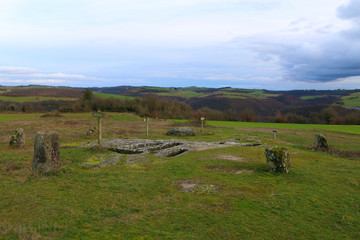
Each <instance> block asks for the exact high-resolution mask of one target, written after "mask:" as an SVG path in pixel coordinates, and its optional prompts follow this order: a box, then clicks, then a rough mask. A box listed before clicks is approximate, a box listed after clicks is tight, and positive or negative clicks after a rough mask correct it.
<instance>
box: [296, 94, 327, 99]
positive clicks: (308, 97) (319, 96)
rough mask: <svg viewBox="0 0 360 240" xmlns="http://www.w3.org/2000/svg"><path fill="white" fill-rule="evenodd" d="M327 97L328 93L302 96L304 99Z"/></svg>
mask: <svg viewBox="0 0 360 240" xmlns="http://www.w3.org/2000/svg"><path fill="white" fill-rule="evenodd" d="M323 97H326V95H318V96H302V97H300V98H301V99H302V100H311V99H316V98H323Z"/></svg>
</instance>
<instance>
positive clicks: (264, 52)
mask: <svg viewBox="0 0 360 240" xmlns="http://www.w3.org/2000/svg"><path fill="white" fill-rule="evenodd" d="M337 14H338V16H339V17H341V18H343V19H348V20H351V21H352V27H351V28H350V29H348V30H346V31H341V32H337V33H326V32H321V31H318V29H313V30H312V31H311V32H309V31H305V32H306V33H305V34H304V33H302V34H297V35H296V33H294V35H291V33H282V34H279V35H277V36H274V35H273V36H262V37H261V40H259V39H260V37H256V38H255V39H252V43H253V44H252V49H253V50H255V51H256V52H258V53H259V56H261V57H262V58H263V59H264V60H267V61H269V60H271V61H275V62H277V63H278V64H279V65H280V66H281V69H282V75H283V78H284V79H286V80H296V81H304V82H331V81H335V80H337V79H342V78H347V77H354V76H360V31H359V30H360V0H352V1H350V2H349V3H348V5H345V6H341V7H339V8H338V12H337ZM294 24H295V23H293V25H294ZM287 34H289V35H287ZM263 39H266V40H265V41H264V40H263ZM285 39H286V40H285Z"/></svg>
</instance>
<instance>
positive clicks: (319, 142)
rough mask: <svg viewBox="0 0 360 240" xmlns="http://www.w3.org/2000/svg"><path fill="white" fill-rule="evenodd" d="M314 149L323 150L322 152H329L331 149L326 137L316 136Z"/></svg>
mask: <svg viewBox="0 0 360 240" xmlns="http://www.w3.org/2000/svg"><path fill="white" fill-rule="evenodd" d="M314 148H315V150H322V151H327V150H328V149H329V146H328V143H327V139H326V137H325V136H324V135H322V134H315V141H314Z"/></svg>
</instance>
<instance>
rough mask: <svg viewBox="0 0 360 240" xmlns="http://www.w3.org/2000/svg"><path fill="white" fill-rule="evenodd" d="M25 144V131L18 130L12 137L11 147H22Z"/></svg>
mask: <svg viewBox="0 0 360 240" xmlns="http://www.w3.org/2000/svg"><path fill="white" fill-rule="evenodd" d="M24 144H25V132H24V129H22V128H18V129H16V130H15V131H14V132H13V134H12V135H11V139H10V146H14V147H22V146H24Z"/></svg>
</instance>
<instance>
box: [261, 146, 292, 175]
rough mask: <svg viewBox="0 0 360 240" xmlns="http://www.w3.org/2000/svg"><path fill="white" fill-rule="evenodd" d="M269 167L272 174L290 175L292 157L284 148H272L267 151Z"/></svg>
mask: <svg viewBox="0 0 360 240" xmlns="http://www.w3.org/2000/svg"><path fill="white" fill-rule="evenodd" d="M265 157H266V162H267V165H268V167H269V169H270V171H272V172H279V173H288V172H289V170H290V156H289V154H288V153H287V152H285V151H284V150H283V149H282V148H278V147H271V148H266V149H265Z"/></svg>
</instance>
